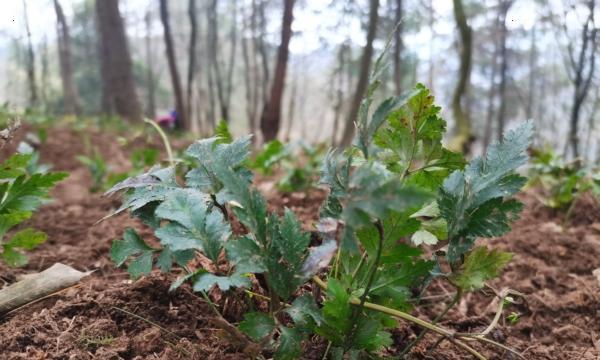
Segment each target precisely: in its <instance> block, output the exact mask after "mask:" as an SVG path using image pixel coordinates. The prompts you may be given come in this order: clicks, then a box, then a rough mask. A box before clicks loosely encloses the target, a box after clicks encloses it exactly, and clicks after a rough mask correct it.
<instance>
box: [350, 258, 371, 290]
mask: <svg viewBox="0 0 600 360" xmlns="http://www.w3.org/2000/svg"><path fill="white" fill-rule="evenodd" d="M366 258H367V252H366V251H365V252H364V253H363V254H362V256H361V257H360V261H359V263H358V265H357V266H356V269H354V272H353V273H352V279H351V280H350V285H352V284H353V283H354V280H356V276H357V275H358V272H359V271H360V269H361V268H362V266H363V264H364V263H365V259H366Z"/></svg>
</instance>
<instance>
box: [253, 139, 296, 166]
mask: <svg viewBox="0 0 600 360" xmlns="http://www.w3.org/2000/svg"><path fill="white" fill-rule="evenodd" d="M288 155H289V151H288V149H287V147H286V146H284V145H283V144H282V143H281V141H279V140H273V141H269V142H268V143H266V144H265V145H264V146H263V150H262V151H261V152H259V153H258V154H257V155H256V157H255V158H254V160H253V161H251V162H250V167H251V168H253V169H257V170H259V171H260V172H262V173H263V174H270V172H271V170H272V168H273V166H274V165H275V164H277V163H278V162H280V161H281V160H282V159H284V158H285V157H286V156H288Z"/></svg>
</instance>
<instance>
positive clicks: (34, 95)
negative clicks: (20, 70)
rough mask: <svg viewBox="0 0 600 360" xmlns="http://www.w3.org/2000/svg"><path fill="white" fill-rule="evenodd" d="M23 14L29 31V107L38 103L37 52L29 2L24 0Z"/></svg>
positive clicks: (26, 28)
mask: <svg viewBox="0 0 600 360" xmlns="http://www.w3.org/2000/svg"><path fill="white" fill-rule="evenodd" d="M23 16H24V21H25V30H26V31H27V84H28V87H29V101H28V106H29V107H36V106H37V105H38V91H37V84H36V81H35V54H34V52H33V44H32V43H31V30H30V28H29V17H28V16H27V2H26V1H25V0H23Z"/></svg>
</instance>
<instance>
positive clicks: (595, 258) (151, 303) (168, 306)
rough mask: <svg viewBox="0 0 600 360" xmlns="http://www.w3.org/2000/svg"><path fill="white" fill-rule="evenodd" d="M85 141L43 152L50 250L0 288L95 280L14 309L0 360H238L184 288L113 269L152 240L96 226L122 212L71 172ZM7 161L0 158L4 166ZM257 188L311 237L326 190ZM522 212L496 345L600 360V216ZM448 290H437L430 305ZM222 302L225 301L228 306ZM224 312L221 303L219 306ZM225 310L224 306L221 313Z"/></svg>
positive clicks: (400, 334)
mask: <svg viewBox="0 0 600 360" xmlns="http://www.w3.org/2000/svg"><path fill="white" fill-rule="evenodd" d="M89 137H90V140H91V142H92V143H93V144H94V145H96V146H97V147H98V148H99V150H100V151H101V153H102V154H103V155H104V157H105V158H106V159H108V160H109V162H110V163H111V165H112V166H113V168H114V169H115V170H123V169H127V168H128V167H129V166H130V164H129V160H128V157H129V151H131V150H132V149H133V148H135V147H140V146H147V144H150V145H151V146H157V147H160V145H159V144H160V143H159V142H158V141H157V140H156V139H155V138H142V139H136V140H135V141H132V142H130V143H129V144H128V145H126V146H125V147H123V146H119V142H118V140H117V139H116V138H115V137H114V136H110V135H106V134H104V133H101V132H91V133H90V135H89ZM82 139H83V138H82V136H81V133H80V132H77V131H73V130H69V129H66V128H62V129H54V130H53V131H52V133H50V136H49V138H48V140H47V142H46V143H44V144H43V145H42V146H41V149H40V150H41V153H42V160H43V162H45V163H51V164H53V166H54V168H55V169H57V170H67V171H69V172H70V173H71V176H70V177H69V178H68V179H67V180H65V181H64V182H63V183H62V184H60V185H59V186H58V187H57V188H56V189H55V191H54V194H53V195H54V197H55V199H56V200H55V201H54V203H52V204H50V205H47V206H45V207H43V208H42V209H41V210H40V211H39V212H38V213H37V214H36V215H35V217H34V218H33V219H32V221H31V223H30V224H29V225H32V226H35V227H37V228H39V229H41V230H43V231H45V232H46V233H48V241H47V242H46V243H45V244H43V245H42V246H40V247H39V248H38V249H36V250H35V251H33V252H32V253H31V254H30V263H29V264H28V265H27V266H26V267H24V268H21V269H10V268H7V267H5V266H4V265H2V264H0V281H2V282H5V283H12V282H14V281H15V280H16V279H17V278H18V277H19V276H20V275H22V274H24V273H30V272H34V271H39V270H42V269H45V268H47V267H48V266H50V265H51V264H53V263H54V262H62V263H65V264H67V265H71V266H73V267H75V268H77V269H79V270H90V269H95V270H96V271H95V272H94V273H93V274H92V275H91V276H90V277H88V278H86V279H84V280H83V281H82V282H81V283H80V284H79V285H77V286H75V287H72V288H70V289H67V290H65V291H63V292H60V293H58V294H55V295H53V296H50V297H48V298H46V299H43V300H41V301H38V302H36V303H33V304H30V305H28V306H25V307H23V308H21V309H18V310H16V311H14V312H12V313H10V314H8V315H6V316H4V317H3V318H0V359H243V358H245V356H244V355H243V354H241V353H239V352H236V349H235V348H234V347H232V346H231V345H230V343H229V342H227V341H226V340H225V339H224V338H223V335H222V333H221V331H219V330H217V329H216V328H215V326H214V324H213V323H211V322H210V319H211V317H212V314H211V311H210V308H209V307H208V305H207V304H206V303H205V302H204V300H203V299H202V298H201V297H199V296H197V295H196V294H193V293H192V292H191V291H190V288H189V287H188V286H183V287H182V288H180V289H179V290H178V291H176V292H173V293H169V292H168V291H167V290H168V287H169V284H170V282H171V281H172V280H173V278H174V275H168V276H167V275H161V274H159V273H153V274H152V275H151V276H148V277H143V278H142V279H140V280H138V281H135V282H132V281H131V280H129V279H128V277H127V274H126V273H125V272H124V271H122V270H121V269H115V268H114V266H113V264H112V263H111V262H110V260H109V258H108V251H109V248H110V244H111V242H112V240H114V239H117V238H119V237H120V236H121V234H122V232H123V229H124V228H125V227H128V226H133V227H135V228H137V229H138V230H139V231H141V233H142V234H143V236H145V237H147V238H150V237H151V236H152V235H151V233H150V232H149V231H148V230H146V229H144V227H143V226H142V225H141V224H139V223H138V222H137V221H135V220H133V219H131V218H129V216H128V215H126V214H123V215H120V216H117V217H113V218H110V219H108V220H106V221H104V222H101V223H99V224H95V223H96V221H97V220H98V219H100V218H102V217H103V216H105V215H106V214H108V213H109V212H110V211H111V210H112V209H114V208H115V207H116V206H118V201H117V200H115V199H112V198H103V197H101V196H100V195H98V194H90V193H89V190H88V188H89V186H90V184H91V179H90V175H89V174H88V172H87V170H86V169H85V168H84V167H83V166H82V165H81V164H80V163H79V162H78V161H77V160H75V155H77V154H81V153H83V152H84V149H85V147H84V143H83V140H82ZM9 151H10V150H9V149H3V151H2V152H1V153H2V156H3V158H5V156H6V154H8V153H9ZM259 188H261V190H263V191H264V192H265V193H266V194H267V197H268V198H269V201H270V208H271V209H272V210H273V211H281V209H283V207H285V206H287V207H289V208H290V209H291V210H293V211H295V212H296V213H297V214H298V215H299V216H300V218H301V219H302V220H303V221H304V225H305V228H306V229H312V228H313V222H314V221H315V220H316V216H317V214H318V208H319V205H320V203H321V201H322V199H323V198H324V196H325V193H324V192H323V191H322V190H311V191H310V192H308V193H307V194H300V193H293V194H286V195H281V194H278V193H277V192H276V191H275V190H273V186H272V185H269V183H268V180H265V179H261V180H260V184H259ZM523 200H524V201H525V203H526V210H525V213H524V215H523V217H522V219H521V220H519V221H518V222H517V223H516V224H515V226H514V230H513V231H512V232H511V233H510V234H508V235H507V236H505V237H502V238H498V239H493V240H491V241H490V245H491V246H493V247H495V248H500V249H503V250H508V251H511V252H513V253H514V254H515V256H514V259H513V261H512V263H511V264H510V265H509V266H508V267H507V269H506V271H505V272H504V274H503V276H502V278H501V279H498V280H496V281H494V282H493V283H492V284H491V285H492V286H494V287H495V288H496V289H501V288H503V287H510V288H512V289H515V290H518V291H520V292H523V293H524V294H526V303H525V304H522V305H511V306H509V307H508V308H507V310H506V311H505V314H508V313H509V312H516V313H519V314H520V320H519V322H518V323H517V324H516V325H508V324H507V323H506V322H505V321H501V322H500V325H499V326H498V327H497V328H496V330H495V331H494V332H493V334H492V338H493V339H495V340H496V341H499V342H502V343H503V344H506V345H508V346H510V347H512V348H514V349H517V350H519V351H522V352H523V353H524V356H525V358H527V359H600V278H598V277H596V276H594V275H593V274H592V272H593V271H594V270H595V269H598V268H600V206H599V205H598V203H597V202H594V200H593V199H591V198H585V199H583V200H581V203H580V204H578V206H577V207H576V209H575V211H573V212H572V216H571V219H570V220H569V224H568V226H565V224H564V222H563V220H562V218H561V217H560V216H558V215H557V214H554V213H552V212H549V211H548V210H546V209H545V208H543V207H540V206H539V204H537V203H536V200H534V198H533V197H531V196H523ZM0 284H1V283H0ZM444 291H448V292H449V291H450V289H445V290H444V289H443V288H442V287H441V286H434V287H432V290H431V291H430V294H427V295H439V294H443V293H444ZM240 298H242V296H241V295H238V296H237V299H238V300H237V303H236V304H234V303H231V304H229V305H228V306H229V309H230V310H228V311H227V315H228V316H227V317H228V319H230V320H232V321H236V320H238V319H239V316H240V311H239V309H240V308H242V307H244V306H246V305H247V304H245V303H244V300H239V299H240ZM227 299H229V300H232V299H233V297H228V298H227ZM227 301H228V300H226V301H225V303H226V302H227ZM222 302H223V301H222ZM496 305H497V300H495V298H494V297H493V296H485V295H483V294H481V293H478V294H472V295H468V296H466V297H465V299H463V301H462V302H461V303H460V304H459V305H458V306H457V307H456V308H455V310H452V311H451V312H450V313H449V315H448V317H447V319H448V320H446V321H444V322H443V323H442V325H443V326H445V327H447V328H451V329H454V330H456V331H461V332H465V331H478V330H482V329H483V328H485V327H486V326H487V324H488V323H489V322H490V320H491V319H492V317H493V315H494V313H495V308H496ZM441 308H442V304H441V302H440V301H437V302H432V304H431V306H428V307H421V308H420V309H421V310H420V312H416V313H415V314H416V315H418V316H421V317H423V318H428V317H429V318H430V317H432V316H435V314H436V313H439V311H440V309H441ZM418 333H419V329H418V328H417V327H414V326H409V325H407V324H405V323H400V325H399V327H398V329H396V330H394V332H393V334H394V339H395V345H394V346H393V347H391V348H390V349H388V350H387V352H386V354H389V355H394V354H397V353H398V349H402V347H403V346H405V345H406V344H407V343H408V342H409V341H410V340H411V339H412V338H414V337H415V334H418ZM425 340H426V341H425V342H423V343H422V344H420V345H419V346H418V347H416V348H415V349H414V350H413V352H412V353H411V357H412V358H415V359H470V358H471V357H470V356H469V355H468V354H465V353H464V352H462V351H460V350H458V349H457V348H456V347H454V345H452V344H451V343H448V342H442V343H441V345H439V346H438V348H437V349H436V350H435V351H434V352H433V353H432V354H429V355H426V353H427V347H428V345H431V344H432V343H433V342H435V341H436V338H435V337H434V336H431V335H427V336H426V338H425ZM473 346H474V347H475V348H477V349H478V350H480V351H482V352H483V353H484V354H485V355H486V356H488V357H489V358H490V359H515V358H516V357H514V356H511V354H509V353H502V352H498V351H497V350H496V349H492V348H488V347H482V346H480V345H478V344H474V345H473ZM325 347H326V344H324V343H323V342H321V341H317V340H315V339H313V340H311V341H310V342H307V344H306V345H305V355H304V358H307V359H321V357H322V354H323V352H324V350H325Z"/></svg>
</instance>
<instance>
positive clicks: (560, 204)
mask: <svg viewBox="0 0 600 360" xmlns="http://www.w3.org/2000/svg"><path fill="white" fill-rule="evenodd" d="M531 152H532V156H531V157H532V166H531V167H530V169H529V178H530V180H529V184H528V185H529V186H532V187H537V188H539V189H540V190H541V194H540V197H539V199H540V200H541V202H542V203H543V204H544V205H546V206H548V207H551V208H554V209H561V210H566V211H567V212H568V209H570V208H571V206H572V205H573V203H574V202H575V200H576V199H577V198H578V197H580V196H581V195H582V194H583V193H586V192H590V193H591V194H592V195H594V196H596V197H599V198H600V169H595V168H593V167H582V166H581V164H580V163H579V162H578V161H574V162H570V163H566V162H565V161H564V160H563V159H562V158H561V157H559V156H558V155H556V154H555V153H554V151H553V150H552V149H551V148H546V149H533V150H532V151H531Z"/></svg>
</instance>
